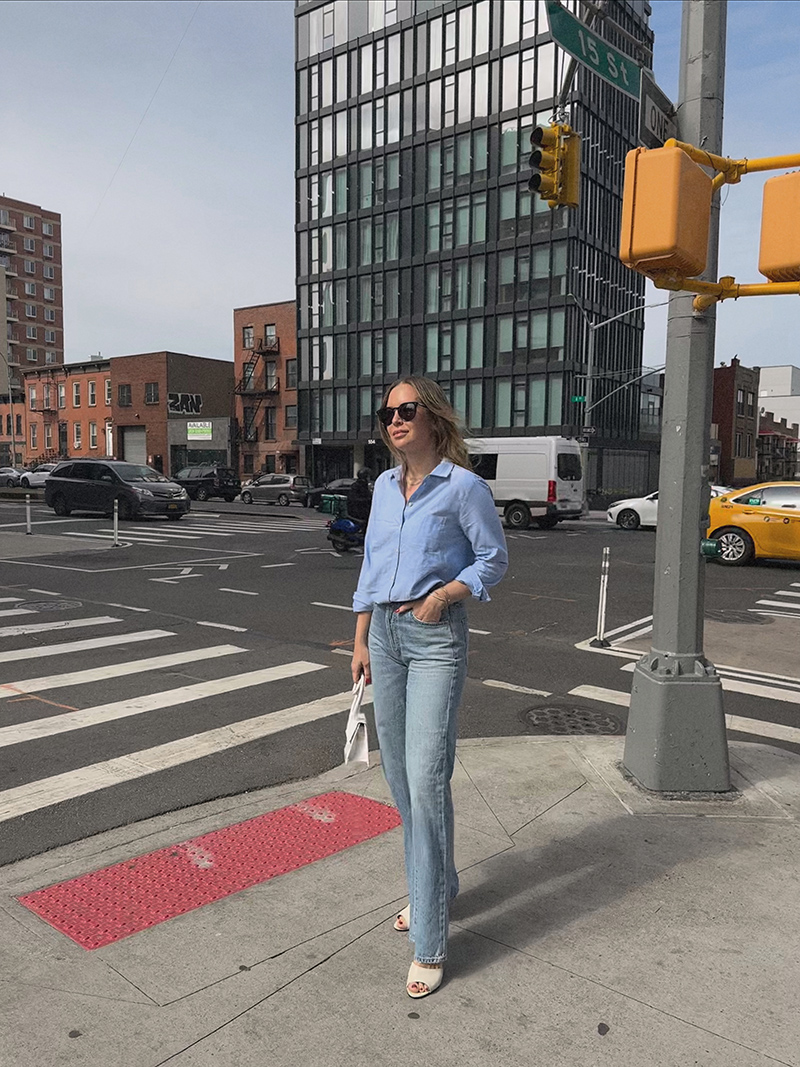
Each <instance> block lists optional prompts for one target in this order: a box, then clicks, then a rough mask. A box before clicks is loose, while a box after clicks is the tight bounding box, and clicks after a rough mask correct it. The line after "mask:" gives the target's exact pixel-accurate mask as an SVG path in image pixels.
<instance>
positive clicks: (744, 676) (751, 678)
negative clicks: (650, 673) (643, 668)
mask: <svg viewBox="0 0 800 1067" xmlns="http://www.w3.org/2000/svg"><path fill="white" fill-rule="evenodd" d="M634 669H635V664H633V663H628V664H626V665H625V666H624V667H620V670H621V671H629V672H631V673H632V672H633V670H634ZM716 669H717V673H718V674H719V675H720V676H721V677H724V678H739V679H741V680H743V681H746V682H754V683H761V684H762V685H765V686H769V685H770V684H771V683H774V684H776V685H777V686H783V687H784V688H783V689H779V690H778V691H779V692H784V691H785V689H786V688H787V687H791V686H794V688H795V689H798V690H800V678H793V677H792V676H791V675H788V674H765V673H764V672H763V671H750V670H747V668H746V667H726V666H725V665H724V664H721V663H718V664H716Z"/></svg>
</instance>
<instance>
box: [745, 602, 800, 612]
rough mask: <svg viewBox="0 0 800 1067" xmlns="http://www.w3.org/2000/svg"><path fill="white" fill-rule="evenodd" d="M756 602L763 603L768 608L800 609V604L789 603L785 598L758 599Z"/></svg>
mask: <svg viewBox="0 0 800 1067" xmlns="http://www.w3.org/2000/svg"><path fill="white" fill-rule="evenodd" d="M756 604H763V605H764V607H766V608H785V609H786V610H787V611H800V604H789V603H787V602H786V601H785V600H757V601H756Z"/></svg>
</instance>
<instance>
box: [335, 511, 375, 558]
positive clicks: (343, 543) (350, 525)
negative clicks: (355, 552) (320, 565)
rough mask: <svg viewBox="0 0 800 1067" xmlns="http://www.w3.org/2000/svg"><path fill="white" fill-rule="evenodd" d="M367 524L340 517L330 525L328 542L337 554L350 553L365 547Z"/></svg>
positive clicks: (343, 516) (344, 516)
mask: <svg viewBox="0 0 800 1067" xmlns="http://www.w3.org/2000/svg"><path fill="white" fill-rule="evenodd" d="M366 528H367V524H366V523H365V522H358V521H356V519H350V518H348V517H347V516H346V515H338V516H337V517H336V518H335V519H331V521H330V522H329V523H328V540H329V541H330V543H331V544H332V545H333V547H334V548H335V549H336V551H337V552H349V551H350V549H351V548H363V547H364V531H365V530H366Z"/></svg>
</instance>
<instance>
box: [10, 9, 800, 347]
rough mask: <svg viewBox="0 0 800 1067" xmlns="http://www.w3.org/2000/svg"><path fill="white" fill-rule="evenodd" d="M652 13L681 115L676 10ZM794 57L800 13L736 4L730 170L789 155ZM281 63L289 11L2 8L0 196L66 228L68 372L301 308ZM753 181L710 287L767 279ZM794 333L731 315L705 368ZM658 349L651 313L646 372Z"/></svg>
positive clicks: (730, 190)
mask: <svg viewBox="0 0 800 1067" xmlns="http://www.w3.org/2000/svg"><path fill="white" fill-rule="evenodd" d="M652 7H653V14H652V20H651V25H652V27H653V29H654V31H655V34H656V43H655V55H654V70H655V76H656V80H657V82H658V84H659V85H660V86H661V88H662V89H663V90H664V91H665V92H666V93H667V95H668V96H669V97H671V98H672V99H673V100H674V99H676V97H677V86H678V62H679V46H680V18H681V4H680V3H679V2H678V0H652ZM34 42H35V45H34ZM799 51H800V0H731V2H730V3H729V6H728V49H727V71H726V101H725V134H724V152H725V153H726V154H729V155H735V156H745V155H748V156H759V155H772V154H785V153H789V152H792V151H798V152H800V108H798V107H797V106H796V100H797V98H798V84H799V83H800V75H799V74H798V70H797V58H796V57H797V55H798V52H799ZM293 56H294V46H293V4H292V3H291V0H268V2H262V0H199V2H198V0H155V2H154V0H132V2H129V0H116V2H105V0H95V2H83V0H80V2H76V0H58V2H51V0H3V2H2V3H0V64H1V65H0V69H2V70H3V98H2V102H0V146H2V147H0V192H2V193H4V194H5V195H7V196H11V197H14V198H16V199H20V200H26V201H29V202H32V203H37V204H40V205H42V206H43V207H45V208H48V209H50V210H55V211H60V212H61V214H62V223H63V257H64V317H65V341H66V358H67V361H68V362H75V361H77V360H82V359H86V358H88V357H90V356H95V355H97V354H98V353H100V354H101V355H102V356H113V355H121V354H125V353H133V352H147V351H154V350H163V349H171V350H173V351H179V352H192V353H196V354H198V355H203V356H210V357H215V358H219V359H232V358H233V330H232V319H233V308H234V307H242V306H246V305H249V304H259V303H267V302H274V301H280V300H289V299H292V298H293V297H294V232H293V223H294V179H293V166H294V147H293V125H294V124H293V107H294V103H293V94H294V74H293ZM766 177H768V175H767V176H760V175H753V176H746V177H745V178H744V180H743V181H742V183H741V184H740V185H738V186H730V187H727V188H726V189H725V190H724V191H723V195H724V196H725V201H724V207H723V211H722V230H721V233H722V236H721V245H720V274H732V275H734V276H735V277H736V279H737V281H743V282H744V281H751V282H752V281H760V280H763V279H761V278H760V276H759V275H758V270H757V260H758V241H759V218H760V202H761V188H762V186H763V182H764V180H765V179H766ZM666 298H667V297H666V294H664V293H661V292H659V291H658V290H655V289H654V288H653V287H652V286H650V285H649V283H648V302H652V303H656V302H658V301H663V300H666ZM798 318H800V305H798V302H797V299H796V298H793V297H789V296H782V297H769V298H765V297H760V298H752V299H744V300H740V301H736V302H734V301H728V302H726V303H725V304H723V305H721V306H720V308H719V310H718V320H717V321H718V331H717V362H721V361H726V362H727V361H728V360H729V359H730V358H731V357H732V356H733V355H738V356H739V358H740V359H741V361H742V362H743V363H744V364H746V365H749V366H752V365H761V366H767V365H770V364H781V363H795V364H800V351H798V342H797V339H796V338H797V332H798V331H797V328H796V326H797V323H798ZM665 341H666V308H665V307H658V308H653V309H652V310H651V311H649V312H648V313H647V320H646V331H645V351H644V362H645V364H646V365H647V366H651V367H659V366H661V365H663V363H664V350H665Z"/></svg>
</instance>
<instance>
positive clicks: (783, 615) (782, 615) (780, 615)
mask: <svg viewBox="0 0 800 1067" xmlns="http://www.w3.org/2000/svg"><path fill="white" fill-rule="evenodd" d="M787 607H788V604H787ZM747 610H748V611H752V613H753V614H754V615H769V616H770V617H771V618H774V619H797V618H800V615H798V613H797V612H795V611H759V610H758V609H757V608H748V609H747Z"/></svg>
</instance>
